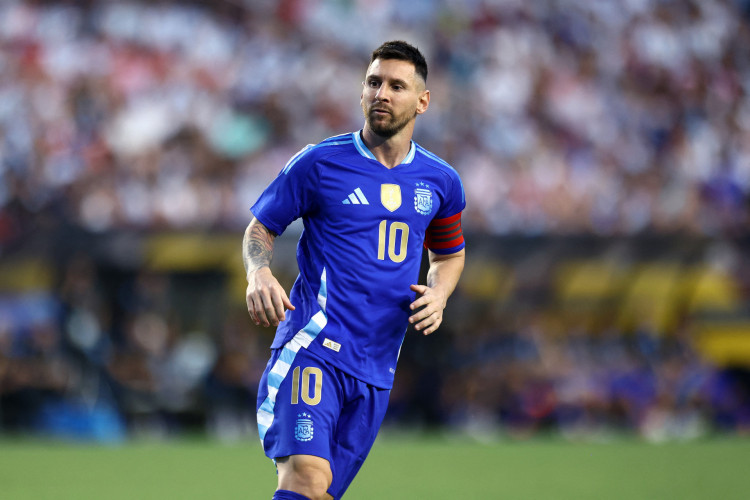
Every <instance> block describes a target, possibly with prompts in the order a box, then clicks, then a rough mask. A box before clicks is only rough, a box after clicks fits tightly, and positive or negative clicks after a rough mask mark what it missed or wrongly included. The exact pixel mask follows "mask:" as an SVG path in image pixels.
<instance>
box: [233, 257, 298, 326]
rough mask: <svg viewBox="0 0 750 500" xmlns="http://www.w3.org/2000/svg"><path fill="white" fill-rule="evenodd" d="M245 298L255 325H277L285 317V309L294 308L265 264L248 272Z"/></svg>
mask: <svg viewBox="0 0 750 500" xmlns="http://www.w3.org/2000/svg"><path fill="white" fill-rule="evenodd" d="M245 300H246V302H247V312H248V313H250V317H251V318H252V320H253V321H254V322H255V324H256V325H263V326H272V325H273V326H277V325H278V324H279V322H281V321H284V320H285V319H286V312H285V310H286V309H289V310H291V311H293V310H294V306H293V305H292V303H291V302H290V301H289V297H288V296H287V294H286V291H284V288H283V287H282V286H281V285H280V284H279V282H278V281H277V280H276V278H275V277H274V275H273V274H272V273H271V270H270V269H269V268H268V267H265V266H264V267H261V268H259V269H257V270H255V271H252V272H250V273H248V275H247V292H246V294H245Z"/></svg>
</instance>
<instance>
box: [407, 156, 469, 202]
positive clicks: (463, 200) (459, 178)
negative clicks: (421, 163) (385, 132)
mask: <svg viewBox="0 0 750 500" xmlns="http://www.w3.org/2000/svg"><path fill="white" fill-rule="evenodd" d="M417 147H418V148H419V151H420V152H421V153H422V154H423V155H425V156H426V157H427V158H430V159H432V160H435V161H436V162H438V163H440V164H441V165H443V166H444V167H447V168H449V169H450V170H452V171H453V172H455V173H456V178H457V179H458V183H459V184H460V185H461V203H466V194H465V193H464V183H463V181H462V180H461V176H460V175H458V172H457V171H456V169H455V168H453V167H452V166H451V165H450V163H448V162H446V161H445V160H443V159H442V158H440V157H439V156H437V155H436V154H435V153H432V152H430V151H427V150H426V149H425V148H423V147H422V146H417Z"/></svg>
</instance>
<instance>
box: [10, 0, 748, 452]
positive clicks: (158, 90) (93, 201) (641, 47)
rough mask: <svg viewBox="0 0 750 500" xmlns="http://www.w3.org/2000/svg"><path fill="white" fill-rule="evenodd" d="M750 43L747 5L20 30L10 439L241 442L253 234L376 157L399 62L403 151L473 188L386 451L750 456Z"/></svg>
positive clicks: (64, 9)
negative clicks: (324, 149) (749, 444)
mask: <svg viewBox="0 0 750 500" xmlns="http://www.w3.org/2000/svg"><path fill="white" fill-rule="evenodd" d="M749 20H750V2H748V1H746V0H701V1H668V0H663V1H657V0H627V1H621V2H589V1H585V0H546V1H533V2H530V1H521V0H518V1H514V0H506V1H492V0H484V1H482V0H467V1H451V0H442V1H437V0H436V1H428V0H411V1H409V2H397V1H395V0H379V1H344V0H282V1H278V2H276V1H271V0H265V1H249V0H248V1H244V2H243V1H239V0H238V1H234V2H228V1H223V2H219V1H217V2H198V1H193V2H188V1H171V2H167V1H159V2H138V1H123V2H109V1H99V2H97V1H80V2H61V1H59V2H52V1H34V2H21V1H9V2H3V3H2V4H0V131H1V133H0V259H1V261H0V436H13V435H17V434H21V435H34V436H53V437H64V438H74V439H80V440H83V441H93V442H119V441H121V440H126V439H128V438H131V437H146V438H163V437H167V436H180V435H185V434H194V433H196V432H197V433H205V434H207V435H209V436H212V437H216V438H218V439H221V440H224V441H229V442H238V441H239V442H244V441H245V440H248V439H249V438H252V437H253V436H254V435H255V433H256V430H255V418H254V412H253V407H252V402H253V401H254V395H255V391H256V388H257V381H258V378H259V377H260V374H261V372H262V369H263V367H264V365H265V361H266V359H267V351H266V349H267V347H268V345H269V344H270V340H271V337H272V333H271V331H270V330H263V329H259V328H257V327H255V326H254V325H253V324H252V323H251V322H250V321H249V318H248V317H247V313H246V310H245V306H244V286H245V283H244V276H243V274H244V271H243V269H242V264H241V260H240V240H241V235H242V231H243V229H244V227H245V225H246V224H247V222H248V221H249V217H250V214H249V211H248V209H249V207H250V205H251V204H252V202H253V201H254V200H255V198H256V197H257V195H258V194H259V193H260V191H261V190H262V189H263V187H264V186H265V185H266V184H267V183H268V182H269V181H270V180H271V179H272V178H273V177H274V176H275V175H276V173H277V172H278V171H279V169H280V168H281V167H282V166H283V164H284V163H285V162H286V160H287V159H288V158H289V157H290V156H291V155H292V154H293V153H294V152H296V151H297V150H299V149H300V148H301V147H302V146H304V145H305V144H307V143H308V142H316V141H319V140H322V139H323V138H325V137H327V136H330V135H333V134H337V133H341V132H344V131H349V130H355V129H357V128H359V127H360V126H361V124H362V121H363V120H362V117H361V111H360V109H359V107H358V94H359V85H360V82H361V78H362V75H363V74H364V70H365V66H366V61H367V59H368V57H369V53H370V51H371V50H372V49H373V48H374V47H375V46H377V45H378V44H379V43H381V42H382V41H383V40H386V39H393V38H398V39H406V40H409V41H411V42H413V43H415V44H416V45H418V46H419V47H420V49H422V50H423V51H424V53H425V54H426V56H427V58H428V61H429V62H430V76H429V87H430V88H431V89H432V91H433V100H432V103H431V107H430V110H429V113H428V114H427V115H425V116H424V117H422V118H420V120H418V125H417V130H416V140H417V141H418V142H419V143H420V144H422V145H423V146H425V147H427V148H428V149H430V150H432V151H434V152H435V153H437V154H439V155H441V156H442V157H444V158H445V159H446V160H447V161H449V162H450V163H452V164H453V165H454V166H455V168H456V169H457V170H458V171H459V173H460V174H461V175H462V178H463V180H464V184H465V189H466V196H467V209H466V211H465V216H464V227H465V231H466V234H467V255H468V261H467V268H466V271H465V274H464V276H463V278H462V281H461V283H460V285H459V288H458V289H457V291H456V293H455V295H454V297H453V298H452V301H451V303H450V305H449V310H448V312H447V316H446V323H445V324H444V326H443V327H441V330H440V332H439V333H438V334H437V335H433V336H431V337H429V338H426V339H425V338H422V337H421V336H419V335H416V334H414V333H413V332H410V335H409V336H408V338H407V341H406V343H405V345H404V349H403V354H402V360H401V363H400V366H399V371H398V374H397V383H396V387H395V389H394V391H393V394H392V403H391V409H390V412H389V415H388V417H387V422H386V426H387V427H388V428H390V429H403V428H416V429H439V430H445V431H450V432H456V433H458V434H462V435H467V436H472V437H474V438H477V439H480V440H485V441H486V440H490V441H491V440H492V439H494V438H499V437H507V436H509V437H513V438H527V437H532V436H536V435H539V434H547V433H554V434H557V435H561V436H563V437H565V438H570V439H586V438H598V437H602V436H608V435H612V434H626V435H632V436H638V437H642V438H644V439H646V440H649V441H655V442H664V441H669V440H679V441H683V440H691V439H696V438H701V437H704V436H708V435H714V434H721V435H728V436H741V435H745V434H747V432H748V431H750V375H749V372H748V369H749V368H750V315H749V313H750V309H749V308H748V297H749V294H750V263H749V262H748V258H747V255H748V252H749V251H750V239H749V238H748V235H749V233H748V229H749V228H750V217H748V208H750V206H749V203H748V201H749V195H750V29H749V28H748V26H749V25H750V23H748V21H749ZM298 232H299V227H298V226H294V227H292V228H290V229H289V230H288V233H286V234H285V235H283V236H282V237H281V238H280V239H279V240H278V250H277V255H276V257H275V260H274V268H275V270H276V272H277V273H279V275H280V276H281V277H282V281H283V282H284V283H285V284H286V285H290V284H291V281H292V280H293V278H294V276H295V275H296V265H295V262H294V245H295V243H296V235H297V234H298ZM250 441H251V442H252V441H254V439H250Z"/></svg>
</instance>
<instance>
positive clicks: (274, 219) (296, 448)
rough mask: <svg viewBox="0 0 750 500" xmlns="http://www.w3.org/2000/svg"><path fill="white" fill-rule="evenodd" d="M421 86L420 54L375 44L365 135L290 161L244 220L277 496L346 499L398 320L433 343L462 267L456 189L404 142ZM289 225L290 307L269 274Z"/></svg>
mask: <svg viewBox="0 0 750 500" xmlns="http://www.w3.org/2000/svg"><path fill="white" fill-rule="evenodd" d="M426 80H427V64H426V62H425V59H424V57H423V56H422V54H421V53H420V52H419V50H418V49H417V48H415V47H413V46H412V45H410V44H408V43H406V42H402V41H392V42H386V43H384V44H383V45H382V46H380V47H379V48H378V49H376V50H375V51H374V52H373V53H372V57H371V59H370V64H369V67H368V68H367V73H366V75H365V81H364V82H363V88H362V95H361V105H362V111H363V112H364V116H365V124H364V128H362V130H358V131H356V132H353V133H348V134H344V135H339V136H335V137H331V138H329V139H326V140H324V141H322V142H320V143H319V144H317V145H309V146H307V147H306V148H304V149H303V150H302V151H300V152H299V153H297V154H296V155H295V156H294V157H292V158H291V160H289V162H288V163H287V164H286V166H285V167H284V168H283V170H282V171H281V172H280V173H279V175H278V176H277V177H276V179H275V180H274V181H273V182H272V183H271V184H270V185H269V186H268V187H267V188H266V190H265V191H264V192H263V194H262V195H261V196H260V198H259V199H258V201H257V202H256V203H255V204H254V205H253V207H252V209H251V210H252V213H253V215H254V218H253V219H252V221H251V222H250V224H249V225H248V227H247V230H246V231H245V236H244V240H243V261H244V264H245V269H246V271H247V281H248V286H247V296H246V300H247V308H248V312H249V313H250V316H251V318H252V319H253V321H254V322H255V323H256V324H258V325H263V326H271V325H273V326H278V328H277V330H276V336H275V339H274V341H273V344H272V345H271V349H272V354H271V359H270V361H269V362H268V366H267V367H266V371H265V373H264V374H263V377H262V380H261V382H260V389H259V393H258V407H257V410H258V430H259V433H260V439H261V442H262V444H263V448H264V451H265V453H266V455H267V456H268V457H269V458H271V459H273V460H274V462H275V464H276V468H277V472H278V489H277V490H276V492H275V494H274V496H273V498H274V499H307V498H309V499H313V500H317V499H330V498H335V499H338V498H340V497H341V496H342V495H343V494H344V492H345V491H346V489H347V487H348V486H349V484H350V483H351V481H352V479H354V476H355V475H356V474H357V472H358V471H359V469H360V467H361V466H362V463H363V462H364V460H365V458H366V456H367V454H368V453H369V451H370V448H371V447H372V445H373V443H374V441H375V437H376V435H377V432H378V429H379V427H380V425H381V423H382V421H383V417H384V416H385V411H386V407H387V404H388V396H389V394H390V389H391V387H392V385H393V379H394V374H395V372H396V362H397V359H398V356H399V351H400V349H401V344H402V342H403V340H404V335H405V332H406V327H407V325H408V323H411V324H413V325H414V328H415V329H416V330H418V331H421V332H422V333H424V334H425V335H427V334H430V333H432V332H434V331H435V330H436V329H437V328H438V327H439V326H440V323H441V322H442V319H443V309H444V308H445V305H446V301H447V299H448V296H449V295H450V294H451V293H452V292H453V289H454V288H455V286H456V283H457V282H458V279H459V276H460V274H461V271H462V270H463V266H464V238H463V234H462V231H461V212H462V210H463V209H464V206H465V202H464V193H463V187H462V185H461V180H460V179H459V176H458V174H457V173H456V171H455V170H453V168H451V167H450V166H449V165H448V164H447V163H446V162H445V161H443V160H441V159H440V158H438V157H437V156H435V155H434V154H432V153H430V152H429V151H427V150H425V149H424V148H422V147H421V146H419V145H418V144H416V143H414V142H413V141H412V134H413V131H414V124H415V120H416V117H417V115H420V114H422V113H424V112H425V111H427V108H428V106H429V104H430V91H429V90H427V89H426V88H425V85H426ZM299 217H301V218H302V220H303V223H304V230H303V232H302V236H301V237H300V240H299V243H298V247H297V261H298V265H299V276H298V277H297V280H296V281H295V283H294V285H293V287H292V290H291V294H290V296H287V294H286V292H285V290H284V289H283V288H282V287H281V285H280V284H279V282H278V281H277V280H276V278H275V277H274V276H273V274H272V273H271V270H270V268H269V264H270V262H271V257H272V254H273V246H274V239H275V238H276V237H277V236H278V235H280V234H281V233H282V232H283V231H284V230H285V228H286V227H287V226H288V225H289V224H290V223H291V222H292V221H293V220H295V219H297V218H299ZM423 247H426V248H427V249H428V252H429V270H428V273H427V280H426V284H424V285H420V284H417V283H416V282H417V280H418V277H419V268H420V263H421V257H422V252H423ZM290 297H291V300H290Z"/></svg>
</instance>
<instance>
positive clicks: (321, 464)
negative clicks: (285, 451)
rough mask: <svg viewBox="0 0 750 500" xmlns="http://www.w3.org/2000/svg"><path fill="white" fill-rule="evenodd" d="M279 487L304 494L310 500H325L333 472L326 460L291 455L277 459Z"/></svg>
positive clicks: (328, 496) (327, 497) (328, 497)
mask: <svg viewBox="0 0 750 500" xmlns="http://www.w3.org/2000/svg"><path fill="white" fill-rule="evenodd" d="M277 467H278V470H279V489H282V490H290V491H294V492H296V493H299V494H301V495H305V496H306V497H308V498H310V500H327V499H330V498H331V496H330V495H328V488H329V487H330V486H331V481H332V480H333V474H332V473H331V467H330V465H329V464H328V461H327V460H325V459H322V458H318V457H304V458H302V457H301V456H293V457H286V458H284V459H280V460H277Z"/></svg>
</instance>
